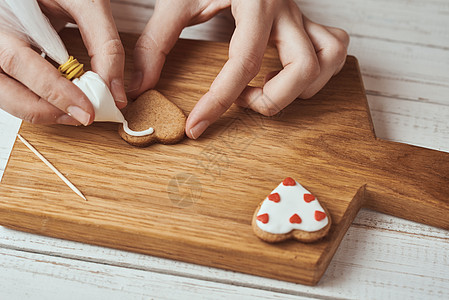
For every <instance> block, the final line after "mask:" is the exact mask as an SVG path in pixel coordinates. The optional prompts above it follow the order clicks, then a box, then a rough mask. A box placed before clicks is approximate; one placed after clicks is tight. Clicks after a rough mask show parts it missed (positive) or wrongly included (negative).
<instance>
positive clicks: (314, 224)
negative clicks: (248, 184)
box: [256, 182, 329, 234]
mask: <svg viewBox="0 0 449 300" xmlns="http://www.w3.org/2000/svg"><path fill="white" fill-rule="evenodd" d="M271 193H272V194H273V193H278V194H279V196H280V198H281V199H280V201H279V202H278V203H276V202H274V201H271V200H268V197H267V198H265V200H264V202H263V203H262V205H261V207H260V209H259V212H258V214H257V215H258V216H260V215H262V214H268V223H266V224H264V223H262V222H261V221H259V220H257V221H256V222H257V223H256V224H257V226H258V227H259V228H260V229H262V230H263V231H266V232H269V233H273V234H284V233H288V232H290V231H292V230H294V229H299V230H303V231H307V232H313V231H318V230H320V229H322V228H324V227H325V226H326V225H327V224H328V223H329V219H328V217H327V216H326V217H325V218H324V219H323V220H321V221H317V220H315V211H321V212H323V213H325V211H324V209H323V207H322V206H321V205H320V203H319V202H318V199H316V198H315V200H313V201H311V202H309V203H307V202H306V201H304V194H310V192H309V191H307V190H306V189H305V188H304V187H303V186H301V185H300V184H299V183H298V182H296V185H294V186H284V185H283V184H282V182H281V184H279V185H278V187H277V188H275V189H274V190H273V191H272V192H271ZM294 214H297V215H298V216H299V217H300V218H301V220H302V222H301V223H300V224H292V223H290V217H291V216H292V215H294Z"/></svg>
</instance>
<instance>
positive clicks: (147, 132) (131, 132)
mask: <svg viewBox="0 0 449 300" xmlns="http://www.w3.org/2000/svg"><path fill="white" fill-rule="evenodd" d="M123 130H124V131H125V132H126V133H127V134H129V135H132V136H145V135H150V134H153V132H154V129H153V127H150V128H148V129H147V130H143V131H134V130H132V129H130V128H129V127H128V121H126V120H123Z"/></svg>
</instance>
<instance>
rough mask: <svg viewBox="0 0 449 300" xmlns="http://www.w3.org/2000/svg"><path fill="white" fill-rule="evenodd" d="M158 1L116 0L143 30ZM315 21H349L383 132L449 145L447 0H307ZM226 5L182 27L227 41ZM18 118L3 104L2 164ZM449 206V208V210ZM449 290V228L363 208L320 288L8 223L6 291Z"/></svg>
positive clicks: (378, 295)
mask: <svg viewBox="0 0 449 300" xmlns="http://www.w3.org/2000/svg"><path fill="white" fill-rule="evenodd" d="M153 2H154V1H150V0H123V1H119V0H115V1H114V0H113V1H112V6H113V9H114V15H115V17H116V22H117V25H118V27H119V29H120V30H121V31H127V32H135V33H138V32H140V31H141V30H142V28H143V26H144V24H145V22H146V20H147V19H148V17H149V16H150V15H151V13H152V10H153V9H152V8H153ZM298 3H299V4H300V7H301V8H302V10H303V11H304V12H305V14H307V15H308V16H309V17H310V18H311V19H312V20H315V21H318V22H320V23H323V24H326V25H333V26H338V27H342V28H344V29H346V30H347V31H348V33H350V35H351V46H350V49H349V53H350V54H352V55H355V56H357V57H358V59H359V62H360V65H361V69H362V73H363V79H364V82H365V87H366V90H367V94H368V100H369V104H370V109H371V114H372V117H373V121H374V125H375V129H376V133H377V135H378V136H379V137H381V138H384V139H388V140H394V141H398V142H403V143H409V144H414V145H419V146H423V147H427V148H433V149H437V150H441V151H446V152H449V1H447V0H433V1H422V0H364V1H361V0H342V1H332V0H318V1H316V0H305V1H298ZM231 32H232V21H230V19H229V18H227V17H226V16H219V17H217V18H215V19H213V20H212V21H210V22H208V23H207V24H205V25H201V26H195V27H192V28H189V29H187V30H185V31H184V32H183V37H186V38H195V39H208V40H218V41H227V40H228V39H229V36H230V34H231ZM19 123H20V122H19V121H18V120H17V119H14V118H12V117H10V116H9V115H7V114H6V113H4V112H2V111H0V173H3V171H4V168H5V165H6V162H7V159H8V157H9V154H10V151H11V146H12V144H13V142H14V139H15V134H16V132H17V130H18V127H19ZM448 217H449V216H448ZM25 298H33V299H52V298H58V299H59V298H64V299H66V298H68V299H71V298H73V299H84V298H89V299H128V298H138V299H141V298H155V299H166V298H168V299H174V298H180V299H186V298H187V299H188V298H195V299H198V298H207V299H220V298H223V299H230V298H236V299H239V298H240V299H272V298H275V299H306V298H318V299H323V298H325V299H328V298H331V299H335V298H342V299H411V298H412V299H413V298H417V299H431V298H435V299H448V298H449V232H448V231H445V230H441V229H437V228H433V227H429V226H425V225H421V224H417V223H413V222H409V221H405V220H401V219H398V218H395V217H390V216H387V215H383V214H380V213H376V212H372V211H368V210H362V211H361V212H360V213H359V215H358V217H357V218H356V220H355V221H354V224H353V225H352V226H351V228H350V229H349V231H348V233H347V234H346V236H345V238H344V240H343V242H342V244H341V246H340V248H339V250H338V251H337V253H336V255H335V257H334V259H333V260H332V262H331V264H330V266H329V268H328V270H327V272H326V273H325V275H324V277H323V278H322V280H321V281H320V283H319V285H318V286H316V287H308V286H303V285H297V284H291V283H286V282H280V281H276V280H271V279H265V278H259V277H255V276H250V275H244V274H239V273H235V272H229V271H224V270H219V269H213V268H207V267H201V266H197V265H191V264H186V263H181V262H176V261H171V260H166V259H160V258H156V257H151V256H145V255H139V254H134V253H128V252H123V251H118V250H113V249H107V248H101V247H95V246H90V245H86V244H80V243H74V242H69V241H63V240H58V239H52V238H47V237H42V236H36V235H32V234H27V233H22V232H17V231H13V230H10V229H6V228H3V227H0V299H25Z"/></svg>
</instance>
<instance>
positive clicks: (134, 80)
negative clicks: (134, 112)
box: [128, 71, 143, 92]
mask: <svg viewBox="0 0 449 300" xmlns="http://www.w3.org/2000/svg"><path fill="white" fill-rule="evenodd" d="M142 78H143V75H142V72H140V71H138V72H134V73H133V76H132V77H131V81H130V82H129V87H128V92H135V91H137V90H138V89H139V88H140V86H141V85H142Z"/></svg>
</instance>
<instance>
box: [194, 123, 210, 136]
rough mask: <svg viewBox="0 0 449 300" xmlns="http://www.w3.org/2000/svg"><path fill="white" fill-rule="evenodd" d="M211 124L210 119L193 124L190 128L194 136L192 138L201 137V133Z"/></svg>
mask: <svg viewBox="0 0 449 300" xmlns="http://www.w3.org/2000/svg"><path fill="white" fill-rule="evenodd" d="M209 124H210V123H209V121H207V120H203V121H201V122H199V123H198V124H196V125H195V126H193V127H192V128H191V129H190V135H191V136H192V138H193V139H194V140H196V139H197V138H199V137H200V135H201V134H202V133H203V132H204V130H206V128H207V127H209Z"/></svg>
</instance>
